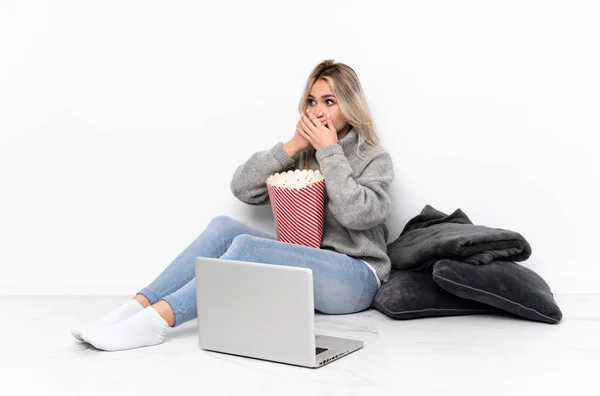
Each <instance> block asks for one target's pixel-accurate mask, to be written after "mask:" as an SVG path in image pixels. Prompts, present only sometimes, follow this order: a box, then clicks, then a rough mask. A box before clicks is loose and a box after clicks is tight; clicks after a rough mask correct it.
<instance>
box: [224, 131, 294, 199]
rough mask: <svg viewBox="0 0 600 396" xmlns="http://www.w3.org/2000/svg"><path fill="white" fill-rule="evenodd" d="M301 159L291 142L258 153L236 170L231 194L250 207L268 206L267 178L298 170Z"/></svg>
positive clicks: (231, 185)
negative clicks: (292, 169) (274, 174)
mask: <svg viewBox="0 0 600 396" xmlns="http://www.w3.org/2000/svg"><path fill="white" fill-rule="evenodd" d="M299 158H300V153H299V152H298V151H297V150H295V148H294V147H293V146H291V145H290V144H289V142H288V143H285V144H284V143H282V142H277V144H275V145H274V146H273V147H272V148H270V149H269V150H265V151H258V152H256V153H254V154H252V156H251V157H250V158H249V159H248V160H247V161H246V162H244V163H243V164H241V165H240V166H238V167H237V169H236V170H235V172H234V174H233V178H232V179H231V183H230V188H231V192H232V193H233V195H234V196H235V197H236V198H237V199H239V200H240V201H242V202H244V203H247V204H248V205H268V204H269V203H270V202H269V191H268V190H267V178H268V177H269V176H271V175H272V174H273V173H276V172H279V173H281V172H284V171H287V170H289V169H291V168H296V167H297V166H298V163H299Z"/></svg>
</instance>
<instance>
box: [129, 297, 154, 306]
mask: <svg viewBox="0 0 600 396" xmlns="http://www.w3.org/2000/svg"><path fill="white" fill-rule="evenodd" d="M133 299H134V300H135V301H137V302H139V303H140V304H142V307H144V308H146V307H148V306H150V305H151V304H150V301H149V300H148V299H147V298H146V297H145V296H144V295H142V294H136V295H135V296H134V297H133Z"/></svg>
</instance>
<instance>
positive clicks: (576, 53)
mask: <svg viewBox="0 0 600 396" xmlns="http://www.w3.org/2000/svg"><path fill="white" fill-rule="evenodd" d="M599 11H600V10H599V6H598V3H597V2H594V1H523V0H519V1H502V2H500V1H498V2H492V1H451V2H449V1H420V2H416V1H396V2H390V1H379V2H374V1H370V2H368V3H367V2H365V1H347V0H345V1H302V2H296V3H288V2H285V3H284V2H277V1H252V2H242V1H239V2H217V1H211V2H197V1H186V2H177V1H170V2H165V1H160V2H158V1H147V0H144V1H123V0H119V1H113V0H110V1H109V0H105V1H101V2H82V1H65V0H62V1H53V2H47V1H6V0H2V1H1V2H0V294H129V293H131V294H133V293H134V292H136V291H138V290H139V289H140V288H141V287H143V286H145V285H146V284H147V283H149V282H150V281H151V280H152V279H154V277H155V276H157V275H158V274H159V273H160V271H161V270H162V269H163V268H165V266H166V265H167V264H168V263H169V262H170V261H171V260H172V259H173V258H175V257H176V256H177V254H179V252H180V251H181V250H182V249H184V248H185V247H186V246H187V245H188V244H189V243H190V242H191V241H192V240H193V239H194V238H195V237H196V236H197V235H198V234H200V233H201V232H202V230H203V229H204V228H205V227H206V226H207V225H208V223H209V222H210V220H211V219H212V218H214V217H215V216H217V215H222V214H224V215H229V216H232V217H236V218H238V219H240V220H242V221H246V222H248V223H252V224H255V225H256V226H258V227H260V228H262V229H264V230H266V231H268V232H272V233H273V234H274V233H275V228H274V223H273V217H272V213H271V209H270V207H268V206H264V207H260V208H256V207H250V206H247V205H244V204H242V203H241V202H239V201H237V200H236V199H235V198H234V197H233V195H232V194H231V191H230V190H229V182H230V180H231V176H232V174H233V171H234V170H235V168H236V167H237V166H238V165H240V164H241V163H242V162H244V161H245V160H246V159H247V158H249V157H250V155H252V153H254V152H256V151H262V150H267V149H269V148H271V147H272V146H273V145H274V144H275V143H276V142H278V141H282V142H286V141H288V140H289V139H291V137H292V135H293V131H294V128H295V125H296V122H297V120H298V114H297V104H298V100H299V97H300V94H301V92H302V88H303V85H304V83H305V81H306V79H307V77H308V75H309V72H310V71H311V69H312V68H313V67H314V66H315V65H316V64H318V63H319V62H320V61H322V60H324V59H335V60H336V61H339V62H343V63H347V64H348V65H350V66H351V67H352V68H353V69H354V70H355V71H356V72H357V74H358V75H359V77H360V79H361V82H362V85H363V88H364V90H365V95H366V98H367V101H368V104H369V107H370V109H371V111H372V114H373V116H374V120H375V123H376V124H375V126H376V130H377V132H378V134H379V136H380V138H381V140H382V143H383V144H384V145H385V147H386V148H387V150H388V151H389V152H390V153H391V154H392V158H393V160H394V168H395V174H396V179H395V180H394V183H393V185H392V188H391V194H392V201H393V211H392V215H391V218H390V219H389V221H388V223H387V224H388V226H389V229H390V237H389V240H388V243H389V242H392V241H393V240H395V239H396V238H397V237H398V235H399V233H400V232H401V230H402V228H403V227H404V225H405V224H406V222H407V221H408V220H409V219H411V218H412V217H414V216H416V215H417V214H419V213H420V211H421V210H422V209H423V207H424V206H425V205H426V204H430V205H432V206H433V207H435V208H436V209H439V210H441V211H443V212H445V213H447V214H450V213H452V212H453V211H454V210H455V209H457V208H461V209H462V210H463V211H464V212H465V213H466V214H467V215H468V216H469V217H470V218H471V220H472V221H473V222H474V223H475V224H480V225H485V226H489V227H494V228H503V229H509V230H513V231H516V232H519V233H521V234H522V235H523V236H524V237H525V238H526V239H527V240H528V241H529V242H530V244H531V246H532V249H533V254H532V256H531V258H530V259H529V260H527V261H525V262H524V263H523V264H524V265H526V266H528V267H529V268H532V269H533V270H535V271H536V272H538V273H539V274H540V275H541V276H542V277H543V278H544V279H546V281H547V282H548V283H549V284H550V286H551V287H552V290H553V292H557V291H558V292H598V291H600V282H599V278H600V263H599V261H600V260H599V259H598V256H597V251H596V250H594V249H592V248H595V247H597V246H598V245H599V244H600V241H599V240H598V239H599V235H598V232H597V227H598V224H599V220H600V216H599V214H598V207H597V204H598V202H599V198H600V194H599V188H598V181H597V179H598V169H599V163H598V159H597V158H598V156H597V154H596V151H597V145H596V144H595V141H596V140H597V139H596V135H597V134H598V132H600V128H599V127H600V117H599V109H600V95H599V92H600V73H598V70H600V23H598V21H599V20H600V12H599Z"/></svg>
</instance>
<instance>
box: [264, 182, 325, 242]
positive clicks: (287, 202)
mask: <svg viewBox="0 0 600 396" xmlns="http://www.w3.org/2000/svg"><path fill="white" fill-rule="evenodd" d="M267 190H268V191H269V200H270V202H271V209H272V210H273V217H274V218H275V225H276V228H277V236H278V238H279V240H280V241H282V242H287V243H295V244H297V245H304V246H309V247H313V248H316V249H319V248H320V247H321V239H322V237H323V224H324V209H325V179H324V178H323V175H322V174H321V173H320V172H319V171H318V170H317V171H315V172H313V171H312V170H302V171H300V170H295V171H288V172H287V173H275V174H274V175H272V176H270V177H269V178H268V179H267Z"/></svg>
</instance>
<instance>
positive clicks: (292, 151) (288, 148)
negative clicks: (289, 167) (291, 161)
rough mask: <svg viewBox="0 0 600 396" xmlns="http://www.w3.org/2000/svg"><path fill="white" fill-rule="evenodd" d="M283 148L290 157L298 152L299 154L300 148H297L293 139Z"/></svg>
mask: <svg viewBox="0 0 600 396" xmlns="http://www.w3.org/2000/svg"><path fill="white" fill-rule="evenodd" d="M283 149H284V150H285V152H286V153H287V154H288V155H289V156H290V157H293V156H295V155H296V154H298V150H297V149H296V147H295V146H294V144H293V143H292V142H291V141H289V142H287V143H284V144H283Z"/></svg>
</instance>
